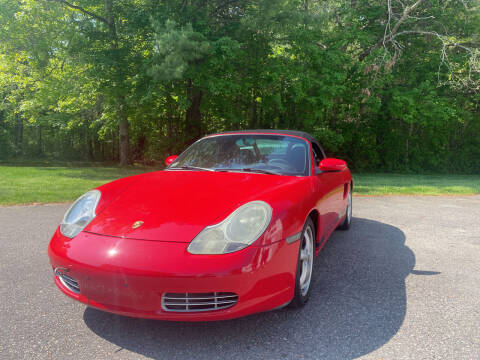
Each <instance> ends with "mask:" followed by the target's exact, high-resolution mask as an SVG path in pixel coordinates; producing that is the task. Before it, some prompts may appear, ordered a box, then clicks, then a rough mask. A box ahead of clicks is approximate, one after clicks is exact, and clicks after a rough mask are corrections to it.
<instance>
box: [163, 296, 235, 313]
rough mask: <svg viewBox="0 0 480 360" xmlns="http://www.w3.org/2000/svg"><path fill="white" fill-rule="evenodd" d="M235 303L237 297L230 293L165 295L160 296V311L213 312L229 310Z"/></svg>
mask: <svg viewBox="0 0 480 360" xmlns="http://www.w3.org/2000/svg"><path fill="white" fill-rule="evenodd" d="M237 301H238V295H237V294H235V293H231V292H210V293H165V294H163V295H162V309H163V310H165V311H173V312H197V311H213V310H221V309H226V308H229V307H231V306H233V305H235V304H236V303H237Z"/></svg>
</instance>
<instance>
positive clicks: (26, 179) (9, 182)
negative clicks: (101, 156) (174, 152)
mask: <svg viewBox="0 0 480 360" xmlns="http://www.w3.org/2000/svg"><path fill="white" fill-rule="evenodd" d="M153 170H155V169H154V168H118V167H49V166H3V165H0V205H13V204H31V203H51V202H66V201H72V200H75V199H76V198H77V197H79V196H80V195H82V194H83V193H85V192H87V191H88V190H90V189H92V188H95V187H97V186H99V185H102V184H104V183H107V182H109V181H112V180H115V179H119V178H122V177H125V176H130V175H135V174H140V173H142V172H148V171H153Z"/></svg>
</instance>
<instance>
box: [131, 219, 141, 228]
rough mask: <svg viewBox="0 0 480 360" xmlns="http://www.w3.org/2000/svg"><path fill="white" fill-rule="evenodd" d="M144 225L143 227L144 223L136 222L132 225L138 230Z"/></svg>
mask: <svg viewBox="0 0 480 360" xmlns="http://www.w3.org/2000/svg"><path fill="white" fill-rule="evenodd" d="M142 225H143V221H135V222H134V223H133V225H132V229H138V228H139V227H140V226H142Z"/></svg>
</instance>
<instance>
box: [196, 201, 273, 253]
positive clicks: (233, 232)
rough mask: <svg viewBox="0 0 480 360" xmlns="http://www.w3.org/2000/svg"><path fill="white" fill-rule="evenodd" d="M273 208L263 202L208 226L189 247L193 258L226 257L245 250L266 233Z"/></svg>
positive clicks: (252, 203)
mask: <svg viewBox="0 0 480 360" xmlns="http://www.w3.org/2000/svg"><path fill="white" fill-rule="evenodd" d="M271 218H272V208H271V207H270V205H268V204H267V203H266V202H264V201H252V202H249V203H247V204H245V205H242V206H240V207H239V208H238V209H237V210H235V211H234V212H233V213H231V214H230V215H229V216H228V217H227V218H226V219H225V220H223V221H222V222H220V223H218V224H216V225H211V226H207V227H206V228H205V229H203V230H202V232H200V234H198V235H197V236H196V237H195V238H194V239H193V240H192V242H191V243H190V245H189V246H188V252H189V253H191V254H227V253H231V252H235V251H238V250H241V249H244V248H246V247H247V246H249V245H251V244H252V243H253V242H254V241H255V240H257V239H258V238H259V237H260V236H261V235H262V234H263V232H264V231H265V229H266V228H267V226H268V224H269V223H270V220H271Z"/></svg>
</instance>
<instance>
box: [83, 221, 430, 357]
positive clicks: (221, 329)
mask: <svg viewBox="0 0 480 360" xmlns="http://www.w3.org/2000/svg"><path fill="white" fill-rule="evenodd" d="M414 265H415V256H414V254H413V252H412V251H411V250H410V249H409V248H408V247H406V246H405V235H404V233H403V232H402V231H401V230H400V229H398V228H396V227H394V226H391V225H388V224H384V223H381V222H377V221H373V220H367V219H361V218H354V221H353V224H352V228H351V229H350V231H348V232H338V231H337V232H336V233H335V234H334V235H333V236H332V238H331V239H330V240H329V241H328V243H327V245H326V246H325V248H324V249H323V250H322V252H321V253H320V255H319V256H318V258H317V259H316V263H315V274H314V275H315V279H314V283H313V286H314V287H313V289H312V294H311V298H310V301H309V303H308V304H307V305H306V306H305V308H303V309H301V310H289V309H282V310H277V311H273V312H267V313H262V314H256V315H252V316H249V317H246V318H241V319H237V320H229V321H223V322H210V323H186V322H183V323H182V322H163V321H154V320H145V319H135V318H128V317H122V316H118V315H113V314H109V313H104V312H101V311H98V310H95V309H92V308H87V309H86V310H85V312H84V321H85V323H86V325H87V326H88V327H89V328H90V329H91V330H92V331H93V332H94V333H96V334H97V335H98V336H100V337H102V338H104V339H105V340H107V341H109V342H112V343H114V344H116V345H118V346H119V349H118V350H117V351H119V352H121V351H122V350H123V349H128V350H129V351H133V352H135V353H138V354H141V355H144V356H147V357H151V358H155V359H163V358H168V359H187V358H188V359H195V360H199V359H215V358H221V359H223V358H228V359H237V358H238V359H245V358H248V359H252V358H274V359H280V358H283V359H284V358H288V359H290V358H292V359H298V358H316V359H352V358H356V357H358V356H362V355H365V354H368V353H370V352H372V351H374V350H375V349H377V348H379V347H381V346H382V345H384V344H385V343H387V342H388V341H389V340H390V339H391V338H392V337H393V336H394V335H395V334H396V333H397V331H398V329H399V328H400V326H401V324H402V322H403V319H404V317H405V312H406V291H405V278H406V276H407V275H408V274H409V273H410V272H411V271H412V269H413V267H414ZM425 273H428V272H425ZM432 275H433V274H432Z"/></svg>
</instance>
